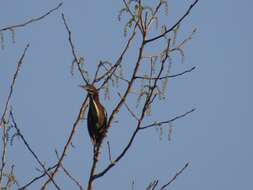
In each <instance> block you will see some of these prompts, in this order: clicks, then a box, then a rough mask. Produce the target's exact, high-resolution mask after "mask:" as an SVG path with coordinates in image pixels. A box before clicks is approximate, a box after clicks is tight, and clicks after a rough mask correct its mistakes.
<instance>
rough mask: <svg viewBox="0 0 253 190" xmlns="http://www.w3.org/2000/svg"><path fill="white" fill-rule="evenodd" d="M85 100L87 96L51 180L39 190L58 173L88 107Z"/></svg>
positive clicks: (44, 187) (43, 187) (42, 189)
mask: <svg viewBox="0 0 253 190" xmlns="http://www.w3.org/2000/svg"><path fill="white" fill-rule="evenodd" d="M87 100H88V96H86V98H85V99H84V100H83V103H82V105H81V108H80V110H79V113H78V116H77V118H76V120H75V122H74V124H73V127H72V130H71V132H70V135H69V137H68V140H67V142H66V144H65V145H64V149H63V151H62V153H61V156H60V158H59V161H58V163H57V166H56V167H55V169H54V171H52V173H51V178H49V179H48V180H47V181H46V182H45V183H44V184H43V186H42V188H41V190H44V189H46V187H47V185H48V184H49V183H50V181H51V180H52V179H54V177H55V175H56V173H57V172H58V171H59V168H60V166H61V164H62V162H63V159H64V157H65V156H66V154H67V150H68V148H69V146H70V145H71V142H72V139H73V137H74V134H75V132H76V130H77V127H78V124H79V122H80V121H81V120H82V116H83V113H84V112H85V110H86V109H87V107H88V106H87Z"/></svg>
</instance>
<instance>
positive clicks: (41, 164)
mask: <svg viewBox="0 0 253 190" xmlns="http://www.w3.org/2000/svg"><path fill="white" fill-rule="evenodd" d="M10 117H11V119H12V122H13V127H14V128H15V129H16V131H17V133H18V135H19V137H20V138H21V139H22V141H23V143H24V144H25V146H26V148H27V149H28V150H29V152H30V153H31V154H32V155H33V157H34V158H35V160H36V161H37V162H38V164H39V165H40V166H41V167H42V168H43V170H44V172H45V173H46V175H47V176H48V177H49V178H50V179H51V180H52V182H53V184H54V186H55V187H56V188H57V189H58V190H61V188H60V187H59V186H58V185H57V184H56V182H55V181H54V179H52V178H51V175H50V174H49V172H48V171H47V169H46V167H45V166H44V164H43V163H42V161H40V159H39V157H38V156H37V155H36V153H35V152H34V151H33V150H32V148H31V146H30V145H29V143H28V142H27V141H26V139H25V137H24V136H23V134H22V133H21V131H20V129H19V128H18V126H17V123H16V121H15V119H14V116H13V113H12V111H11V112H10Z"/></svg>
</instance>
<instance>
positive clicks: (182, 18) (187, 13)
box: [145, 0, 199, 43]
mask: <svg viewBox="0 0 253 190" xmlns="http://www.w3.org/2000/svg"><path fill="white" fill-rule="evenodd" d="M198 1H199V0H195V1H194V2H193V3H192V4H191V5H190V7H189V8H188V10H187V11H186V13H185V14H184V15H183V16H182V17H181V18H180V19H179V20H178V21H177V22H176V23H175V24H174V25H173V26H172V27H170V28H169V29H168V30H166V31H165V32H163V33H162V34H161V35H158V36H156V37H153V38H150V39H148V40H146V41H145V43H150V42H153V41H155V40H158V39H159V38H162V37H164V36H165V35H166V34H168V33H169V32H171V31H172V30H174V28H176V27H177V26H178V25H179V24H180V23H181V22H182V21H183V20H184V19H185V18H186V17H187V15H189V14H190V12H191V10H192V8H193V7H194V6H195V5H196V4H197V3H198Z"/></svg>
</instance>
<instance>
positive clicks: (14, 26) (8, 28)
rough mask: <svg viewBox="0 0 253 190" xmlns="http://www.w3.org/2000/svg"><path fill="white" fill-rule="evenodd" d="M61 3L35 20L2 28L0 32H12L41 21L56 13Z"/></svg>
mask: <svg viewBox="0 0 253 190" xmlns="http://www.w3.org/2000/svg"><path fill="white" fill-rule="evenodd" d="M62 4H63V3H59V4H58V5H57V6H56V7H55V8H53V9H51V10H49V11H48V12H47V13H45V14H43V15H41V16H39V17H36V18H32V19H30V20H28V21H26V22H24V23H22V24H15V25H12V26H7V27H4V28H0V32H1V31H5V30H13V29H15V28H20V27H24V26H26V25H28V24H31V23H33V22H37V21H39V20H42V19H43V18H45V17H46V16H48V15H50V14H51V13H52V12H54V11H56V10H57V9H59V8H60V7H61V6H62Z"/></svg>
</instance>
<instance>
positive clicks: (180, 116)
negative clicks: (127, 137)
mask: <svg viewBox="0 0 253 190" xmlns="http://www.w3.org/2000/svg"><path fill="white" fill-rule="evenodd" d="M195 110H196V109H191V110H190V111H187V112H186V113H184V114H182V115H178V116H176V117H174V118H172V119H170V120H167V121H161V122H154V123H152V124H149V125H147V126H144V127H140V130H143V129H148V128H151V127H155V126H161V125H164V124H168V123H171V122H173V121H176V120H178V119H181V118H183V117H185V116H187V115H188V114H190V113H192V112H194V111H195Z"/></svg>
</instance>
